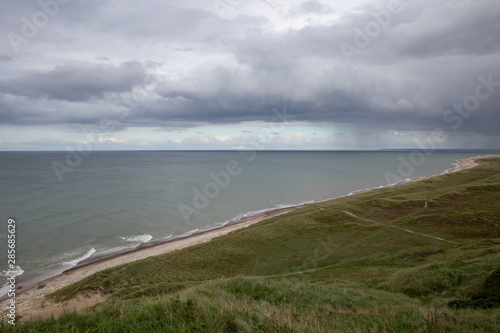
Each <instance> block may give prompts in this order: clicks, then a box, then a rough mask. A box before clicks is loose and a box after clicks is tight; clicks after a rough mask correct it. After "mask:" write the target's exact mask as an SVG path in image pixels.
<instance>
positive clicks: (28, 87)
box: [0, 61, 146, 102]
mask: <svg viewBox="0 0 500 333" xmlns="http://www.w3.org/2000/svg"><path fill="white" fill-rule="evenodd" d="M145 74H146V70H145V68H144V66H143V65H142V64H141V63H139V62H137V61H130V62H126V63H123V64H122V65H121V66H119V67H114V66H110V65H102V64H95V63H90V62H73V61H70V62H67V63H66V64H64V65H59V66H56V67H55V68H54V69H53V70H51V71H49V72H35V73H31V74H27V75H24V76H19V77H15V78H11V79H4V80H0V90H1V91H2V92H3V93H8V94H11V95H16V96H23V97H28V98H31V99H56V100H63V101H71V102H82V101H89V100H92V99H100V98H103V97H104V95H105V94H106V93H116V92H125V91H130V90H131V89H132V88H133V87H134V86H136V85H139V84H141V83H142V82H143V80H144V78H145Z"/></svg>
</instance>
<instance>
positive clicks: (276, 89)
mask: <svg viewBox="0 0 500 333" xmlns="http://www.w3.org/2000/svg"><path fill="white" fill-rule="evenodd" d="M0 6H1V8H0V22H1V23H0V36H1V39H0V150H66V149H77V147H79V149H80V148H81V149H83V148H82V147H87V149H92V150H101V149H244V148H249V149H252V148H257V149H380V148H402V147H422V146H424V145H426V146H427V147H433V146H436V147H438V148H500V130H499V128H500V20H499V18H500V1H498V0H475V1H473V0H418V1H405V0H401V1H397V0H395V1H373V0H371V1H368V0H355V1H353V0H340V1H336V0H335V1H334V0H307V1H306V0H287V1H285V0H162V1H160V0H157V1H156V0H155V1H152V0H151V1H149V0H145V1H131V0H85V1H84V0H41V1H38V0H37V1H27V0H23V1H17V0H3V1H2V3H1V5H0Z"/></svg>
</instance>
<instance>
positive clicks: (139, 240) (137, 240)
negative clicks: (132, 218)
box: [120, 234, 153, 243]
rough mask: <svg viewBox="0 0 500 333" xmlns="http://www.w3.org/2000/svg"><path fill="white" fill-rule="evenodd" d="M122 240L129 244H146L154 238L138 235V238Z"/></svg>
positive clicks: (129, 237) (132, 237)
mask: <svg viewBox="0 0 500 333" xmlns="http://www.w3.org/2000/svg"><path fill="white" fill-rule="evenodd" d="M120 239H122V240H124V241H127V242H133V243H146V242H149V241H150V240H152V239H153V236H151V235H148V234H144V235H138V236H124V237H120Z"/></svg>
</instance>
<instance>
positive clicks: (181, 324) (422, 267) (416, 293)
mask: <svg viewBox="0 0 500 333" xmlns="http://www.w3.org/2000/svg"><path fill="white" fill-rule="evenodd" d="M477 162H479V163H480V165H479V166H478V167H476V168H474V169H469V170H465V171H462V172H458V173H452V174H448V175H443V176H439V177H434V178H431V179H425V180H420V181H416V182H412V183H408V184H404V185H400V186H396V187H391V188H384V189H379V190H374V191H370V192H366V193H362V194H358V195H354V196H349V197H344V198H340V199H336V200H332V201H328V202H323V203H319V204H314V205H310V206H307V207H304V208H301V209H297V210H295V211H293V212H291V213H288V214H286V215H282V216H278V217H275V218H271V219H269V220H266V221H264V222H261V223H258V224H256V225H253V226H250V227H248V228H245V229H240V230H238V231H235V232H233V233H231V234H228V235H226V236H223V237H219V238H217V239H215V240H213V241H211V242H209V243H206V244H202V245H198V246H193V247H190V248H187V249H184V250H180V251H176V252H173V253H169V254H165V255H161V256H158V257H152V258H148V259H145V260H142V261H138V262H134V263H131V264H127V265H123V266H119V267H116V268H112V269H108V270H105V271H102V272H99V273H97V274H95V275H93V276H90V277H88V278H86V279H84V280H82V281H80V282H78V283H75V284H73V285H70V286H68V287H66V288H64V289H62V290H60V291H58V292H56V293H54V294H52V295H51V296H52V297H53V298H54V299H55V300H58V301H61V302H64V301H65V300H67V299H70V298H72V297H75V296H76V295H78V294H85V292H86V291H88V290H95V289H96V288H99V289H100V290H104V291H106V292H109V293H111V294H112V296H111V297H110V298H109V299H108V300H107V301H106V302H104V303H102V304H99V305H97V306H95V307H93V308H90V309H87V310H86V311H83V312H81V313H69V314H65V315H63V316H61V317H59V318H58V319H47V320H39V321H35V322H29V323H25V324H23V325H21V326H19V325H18V326H17V327H16V328H12V327H8V326H7V325H5V324H4V325H3V326H2V324H0V328H1V329H3V330H5V331H8V330H12V331H15V330H17V331H22V332H38V331H54V332H157V331H165V332H372V331H373V332H379V331H380V332H448V331H454V332H498V331H500V310H499V309H498V306H499V302H500V301H499V295H498V293H499V285H500V271H499V268H500V203H499V202H500V158H495V159H478V160H477ZM426 201H427V202H428V207H427V208H423V207H424V203H425V202H426Z"/></svg>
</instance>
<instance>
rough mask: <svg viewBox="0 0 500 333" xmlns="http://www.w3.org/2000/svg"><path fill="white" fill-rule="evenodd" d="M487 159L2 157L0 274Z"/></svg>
mask: <svg viewBox="0 0 500 333" xmlns="http://www.w3.org/2000/svg"><path fill="white" fill-rule="evenodd" d="M487 153H491V152H485V151H475V150H460V151H458V150H454V151H418V150H391V151H94V152H86V153H85V154H83V153H82V154H75V153H71V152H0V222H1V223H0V253H2V252H3V255H0V274H1V275H2V276H3V278H4V279H5V281H6V279H7V275H12V274H15V275H17V279H18V281H22V280H23V279H31V280H43V279H45V278H48V277H51V276H54V275H57V274H59V273H61V272H63V271H64V270H67V269H69V268H71V267H73V266H75V265H77V264H78V263H79V262H81V261H82V260H86V259H89V258H92V257H96V256H99V255H105V254H110V253H114V252H118V251H123V250H127V249H133V248H135V247H137V246H139V245H141V244H144V243H147V242H154V241H162V240H169V239H175V238H180V237H188V236H190V235H192V234H196V233H199V232H203V231H206V230H209V229H214V228H220V227H223V226H225V225H227V224H232V223H238V222H240V221H242V220H244V219H246V218H248V217H251V216H253V215H257V214H259V213H262V212H266V211H269V210H274V209H279V208H283V207H293V206H297V205H301V204H304V203H311V202H316V201H322V200H327V199H332V198H337V197H341V196H345V195H352V194H353V193H356V192H359V191H363V190H367V189H372V188H379V187H384V186H390V185H394V184H396V183H401V182H406V181H409V180H410V179H415V178H419V177H425V176H432V175H438V174H442V173H446V172H448V171H449V170H451V169H453V168H454V167H456V161H457V160H459V159H464V158H468V157H472V156H478V155H485V154H487ZM9 220H10V221H11V223H10V224H15V230H13V229H12V228H10V229H9ZM12 221H14V222H12ZM12 233H14V234H15V266H14V267H9V265H8V264H9V262H8V258H7V255H8V250H9V249H10V248H12V246H11V247H10V248H9V246H8V245H9V243H8V235H10V234H12ZM11 243H12V241H11ZM2 258H3V259H2ZM10 263H12V262H10ZM2 284H3V282H2ZM5 292H6V289H5V288H3V289H2V290H0V296H1V294H2V293H5Z"/></svg>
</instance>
